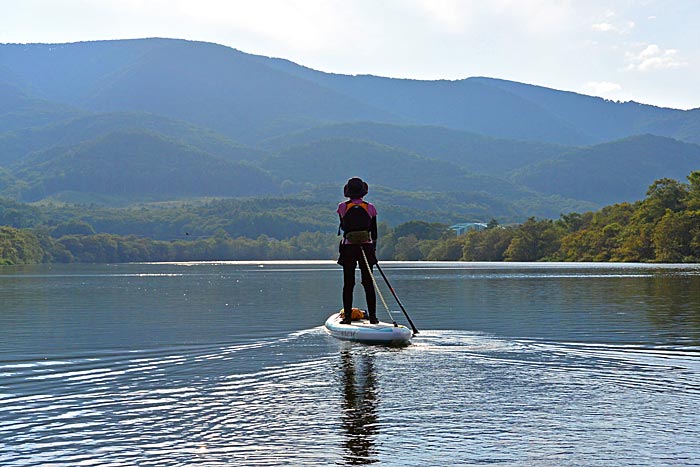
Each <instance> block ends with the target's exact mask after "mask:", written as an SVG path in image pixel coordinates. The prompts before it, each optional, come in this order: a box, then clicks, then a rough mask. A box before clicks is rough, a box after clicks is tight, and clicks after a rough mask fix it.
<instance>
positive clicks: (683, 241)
mask: <svg viewBox="0 0 700 467" xmlns="http://www.w3.org/2000/svg"><path fill="white" fill-rule="evenodd" d="M60 212H61V213H62V214H61V217H59V218H54V219H53V220H52V222H53V225H54V226H53V227H49V226H47V222H46V221H44V220H43V218H44V216H46V213H45V212H44V213H41V212H39V211H37V210H36V209H35V208H31V209H29V208H26V207H23V206H21V205H16V204H12V203H4V204H2V203H0V219H2V218H4V219H20V220H21V221H22V222H23V223H28V224H29V225H30V226H31V227H32V228H31V229H29V228H23V229H18V228H14V227H9V226H0V264H26V263H40V262H96V263H102V262H129V261H196V260H265V259H334V258H335V257H336V255H337V245H338V237H337V236H336V235H335V232H333V231H332V228H329V224H330V222H331V221H324V220H322V219H321V217H322V216H325V217H327V218H328V219H334V217H333V214H332V213H331V212H330V210H329V209H326V211H323V210H321V209H320V208H319V205H318V204H315V203H311V202H309V203H307V202H303V201H300V202H299V203H297V204H295V205H293V204H289V203H288V204H283V205H280V204H279V202H278V200H268V201H266V200H253V201H250V202H248V203H241V202H229V201H217V202H211V203H207V204H205V205H203V206H202V207H201V209H200V210H198V211H195V210H191V209H185V210H181V209H177V208H162V209H160V210H150V211H148V210H144V211H141V210H136V209H131V210H125V211H123V217H121V218H113V219H110V220H108V221H107V220H105V218H104V217H101V216H100V213H99V212H96V213H93V214H85V213H84V212H83V211H82V210H77V209H76V210H74V211H70V210H68V211H60ZM227 215H230V219H229V220H228V222H226V216H227ZM84 219H89V220H90V222H87V221H86V220H84ZM159 221H162V223H163V224H167V225H168V227H165V226H164V225H161V224H159ZM106 222H110V223H111V225H113V226H114V225H119V226H120V227H119V228H120V229H121V230H122V231H124V232H129V231H134V230H139V229H141V228H143V225H144V223H146V224H149V225H150V227H149V229H150V230H151V231H153V232H160V235H162V236H163V237H167V236H169V235H173V233H177V232H185V234H184V235H173V236H171V238H169V239H155V238H149V237H146V236H142V235H141V236H140V235H130V234H125V235H117V234H112V233H104V232H101V233H95V231H96V230H98V231H100V230H101V229H100V226H104V225H105V223H106ZM324 222H326V223H324ZM93 226H94V227H93ZM261 226H262V227H261ZM265 226H267V227H268V228H269V229H270V230H273V231H275V232H277V233H278V234H284V236H283V237H282V238H275V237H272V236H268V235H265V234H258V235H245V234H246V233H249V232H250V233H255V232H260V230H265V228H264V227H265ZM304 226H306V227H311V228H310V229H309V230H307V231H303V230H302V229H303V228H304ZM159 229H162V230H159ZM314 229H316V230H315V231H314ZM49 233H50V234H51V235H49ZM190 233H191V234H190ZM378 256H379V259H380V260H407V261H418V260H429V261H444V260H450V261H458V260H461V261H628V262H629V261H640V262H700V171H697V172H693V173H691V174H690V175H689V176H688V183H681V182H678V181H676V180H672V179H660V180H657V181H655V182H654V183H653V184H652V185H651V186H650V187H649V190H648V191H647V197H646V198H645V199H643V200H641V201H638V202H636V203H634V204H631V203H620V204H615V205H612V206H607V207H605V208H603V209H601V210H599V211H597V212H587V213H583V214H579V213H569V214H564V215H562V216H561V217H560V219H558V220H551V219H543V220H538V219H536V218H534V217H531V218H529V219H528V220H527V221H525V222H524V223H522V224H520V225H507V226H502V225H499V224H498V222H496V221H495V220H492V221H490V222H489V223H488V227H487V228H486V229H485V230H482V231H470V232H467V233H466V234H464V235H461V236H457V235H456V234H455V233H454V232H453V231H451V230H449V229H448V228H447V225H446V224H440V223H428V222H423V221H410V222H406V223H403V224H399V225H397V226H396V227H393V228H392V227H390V226H388V225H387V224H385V223H380V224H379V251H378Z"/></svg>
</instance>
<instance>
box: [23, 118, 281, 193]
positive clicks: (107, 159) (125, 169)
mask: <svg viewBox="0 0 700 467" xmlns="http://www.w3.org/2000/svg"><path fill="white" fill-rule="evenodd" d="M11 174H12V175H13V176H14V177H16V179H17V181H18V183H17V186H16V188H15V191H17V192H18V197H19V199H23V200H27V201H34V200H39V199H42V198H45V197H48V196H51V195H55V194H57V193H61V192H63V191H77V192H82V193H95V194H108V195H117V196H119V195H122V196H129V197H134V198H138V197H152V198H154V199H163V198H165V199H167V198H169V197H170V198H172V197H184V196H207V195H208V196H254V195H262V194H271V193H275V192H276V191H277V186H276V184H275V183H274V182H273V181H272V180H271V178H270V176H269V175H267V174H265V173H264V172H262V171H261V170H260V169H257V168H254V167H251V166H249V165H247V164H243V163H237V162H231V161H227V160H224V159H220V158H216V157H213V156H210V155H208V154H206V153H204V152H202V151H199V150H197V149H195V148H193V147H191V146H186V145H184V144H181V143H178V142H176V141H173V140H169V139H166V138H165V137H162V136H160V135H158V134H155V133H147V132H139V131H133V132H114V133H110V134H108V135H106V136H102V137H99V138H97V139H94V140H91V141H88V142H84V143H81V144H79V145H76V146H69V147H55V148H52V149H49V150H46V151H43V152H39V153H36V154H34V155H33V156H31V157H29V158H27V159H24V160H22V161H21V162H20V163H19V164H18V165H16V166H14V167H12V170H11Z"/></svg>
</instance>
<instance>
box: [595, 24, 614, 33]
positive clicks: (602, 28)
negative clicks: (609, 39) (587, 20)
mask: <svg viewBox="0 0 700 467" xmlns="http://www.w3.org/2000/svg"><path fill="white" fill-rule="evenodd" d="M591 29H593V30H594V31H601V32H608V31H615V30H616V29H615V26H613V25H612V24H610V23H595V24H593V25H591Z"/></svg>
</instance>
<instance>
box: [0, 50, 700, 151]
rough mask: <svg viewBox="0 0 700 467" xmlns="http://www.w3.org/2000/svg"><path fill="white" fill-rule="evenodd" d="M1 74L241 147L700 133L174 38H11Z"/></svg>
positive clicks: (690, 118) (47, 93)
mask: <svg viewBox="0 0 700 467" xmlns="http://www.w3.org/2000/svg"><path fill="white" fill-rule="evenodd" d="M3 77H4V78H3ZM3 81H5V82H9V83H12V84H13V85H15V86H18V87H20V88H21V89H23V90H25V91H26V92H29V93H31V95H32V96H34V97H36V98H42V99H48V100H53V101H56V102H61V103H63V104H68V105H71V106H74V107H77V108H82V109H84V110H92V111H108V112H112V111H124V112H150V113H156V114H160V115H163V116H167V117H170V118H175V119H178V120H185V121H188V122H190V123H194V124H196V125H198V126H204V127H208V128H209V129H212V130H214V131H217V132H220V133H223V134H225V135H227V136H229V137H232V138H233V139H237V140H240V141H242V142H245V143H246V144H251V143H255V142H257V141H260V140H262V139H266V138H269V137H272V136H276V135H281V134H284V133H288V132H291V131H297V130H302V129H307V128H310V127H313V126H319V125H320V124H325V123H347V122H357V121H374V122H381V123H398V124H412V125H432V126H444V127H448V128H452V129H458V130H464V131H471V132H476V133H481V134H484V135H488V136H493V137H498V138H506V139H518V140H528V141H543V142H551V143H557V144H565V145H586V144H595V143H600V142H602V141H606V140H611V139H619V138H623V137H627V136H632V135H634V134H639V133H642V132H648V133H652V134H659V135H664V136H671V137H675V138H683V139H685V138H697V137H698V136H697V135H696V134H695V133H694V131H692V130H693V129H694V128H696V127H697V121H698V117H697V112H684V111H680V110H672V109H660V108H658V107H654V106H649V105H641V104H635V103H624V104H623V103H616V102H611V101H606V100H604V99H600V98H597V97H591V96H585V95H581V94H576V93H571V92H563V91H556V90H553V89H548V88H544V87H541V86H533V85H528V84H523V83H515V82H510V81H504V80H498V79H491V78H468V79H463V80H457V81H445V80H438V81H419V80H405V79H391V78H382V77H376V76H349V75H338V74H330V73H323V72H320V71H315V70H311V69H309V68H305V67H303V66H301V65H297V64H295V63H292V62H289V61H287V60H282V59H272V58H268V57H261V56H255V55H250V54H246V53H243V52H240V51H238V50H235V49H232V48H229V47H224V46H220V45H215V44H210V43H204V42H190V41H182V40H173V39H139V40H123V41H101V42H83V43H73V44H29V45H13V44H4V45H0V82H3ZM31 126H35V125H31ZM15 128H17V127H15ZM691 141H695V140H694V139H691Z"/></svg>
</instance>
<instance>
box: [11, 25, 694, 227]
mask: <svg viewBox="0 0 700 467" xmlns="http://www.w3.org/2000/svg"><path fill="white" fill-rule="evenodd" d="M693 170H700V108H698V109H693V110H688V111H683V110H676V109H668V108H659V107H655V106H651V105H644V104H639V103H636V102H624V103H622V102H613V101H608V100H605V99H601V98H597V97H591V96H586V95H582V94H577V93H573V92H566V91H559V90H554V89H548V88H545V87H541V86H536V85H530V84H524V83H517V82H512V81H505V80H501V79H493V78H485V77H473V78H466V79H463V80H455V81H447V80H438V81H419V80H408V79H394V78H383V77H378V76H366V75H362V76H351V75H339V74H332V73H325V72H321V71H317V70H312V69H310V68H307V67H304V66H302V65H298V64H295V63H293V62H290V61H288V60H284V59H279V58H270V57H263V56H259V55H252V54H247V53H244V52H241V51H239V50H235V49H232V48H229V47H225V46H222V45H217V44H211V43H205V42H192V41H184V40H177V39H159V38H154V39H137V40H119V41H99V42H83V43H71V44H0V195H2V196H5V197H9V198H13V199H15V200H18V201H21V202H39V201H46V200H63V201H70V202H76V201H80V202H99V203H107V204H110V203H117V202H119V204H124V203H126V204H129V203H132V202H144V201H162V200H172V199H179V200H182V199H189V198H193V197H242V196H243V197H260V196H280V195H284V196H300V197H304V196H306V197H308V196H326V195H328V196H333V195H332V193H328V191H327V187H328V186H329V184H332V185H336V186H341V185H342V183H343V182H344V181H345V180H347V178H348V177H350V176H353V175H360V176H362V177H364V178H365V179H366V180H367V181H368V182H369V183H370V184H371V186H372V189H371V194H373V195H375V194H376V195H377V198H375V200H376V201H383V202H385V203H387V204H388V206H387V207H388V209H389V210H392V209H393V210H394V214H395V217H397V218H398V217H402V216H398V214H396V213H398V212H404V211H405V210H406V209H409V210H410V209H411V208H412V207H413V206H416V205H417V204H420V200H424V201H426V202H427V204H426V206H432V208H431V209H434V210H436V211H440V212H443V213H449V212H454V213H457V215H459V216H462V217H464V218H465V220H488V219H486V218H487V217H497V216H502V217H504V218H506V219H507V220H518V219H524V218H526V217H528V216H531V215H535V216H549V217H551V216H554V217H556V216H557V215H558V214H559V213H562V212H567V211H569V210H579V211H581V210H588V209H595V208H597V207H600V206H603V205H605V204H610V203H615V202H621V201H634V200H636V199H640V198H642V197H643V196H644V193H645V191H646V189H647V187H648V186H649V185H650V184H651V183H652V182H653V181H654V180H656V179H658V178H662V177H671V178H675V179H679V180H682V179H683V178H684V177H685V176H686V175H688V174H689V173H690V172H691V171H693ZM337 191H338V194H339V192H340V190H339V189H338V190H337ZM335 198H338V195H335V197H334V200H335ZM428 200H433V201H428ZM436 200H439V202H437V201H436ZM329 202H330V200H329ZM441 203H442V204H441ZM425 216H428V214H427V211H426V214H425ZM389 217H391V215H390V216H389Z"/></svg>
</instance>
